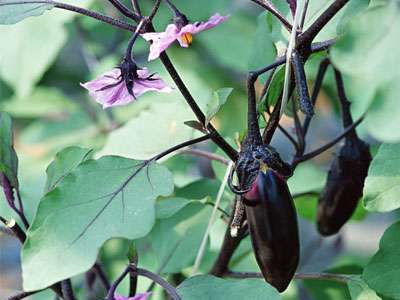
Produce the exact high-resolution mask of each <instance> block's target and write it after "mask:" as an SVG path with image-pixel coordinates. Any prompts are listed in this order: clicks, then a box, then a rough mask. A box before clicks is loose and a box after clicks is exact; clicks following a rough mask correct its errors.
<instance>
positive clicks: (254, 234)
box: [245, 169, 300, 292]
mask: <svg viewBox="0 0 400 300" xmlns="http://www.w3.org/2000/svg"><path fill="white" fill-rule="evenodd" d="M245 197H247V198H248V199H247V201H246V202H245V203H248V204H250V203H251V205H246V215H247V221H248V224H249V229H250V236H251V241H252V244H253V249H254V253H255V257H256V259H257V263H258V265H259V267H260V269H261V272H262V274H263V276H264V279H265V280H266V281H267V282H268V283H270V284H271V285H272V286H274V287H275V288H276V289H277V290H278V291H280V292H283V291H284V290H285V289H286V288H287V286H288V285H289V283H290V281H291V280H292V278H293V276H294V273H295V271H296V269H297V265H298V262H299V256H300V254H299V253H300V246H299V234H298V227H297V215H296V210H295V207H294V204H293V199H292V196H291V194H290V192H289V189H288V186H287V184H286V181H285V180H284V179H283V178H282V177H281V176H280V175H278V174H277V173H275V172H274V171H272V170H271V169H269V170H268V171H267V172H266V173H263V172H260V173H259V175H258V177H257V180H256V182H255V183H254V186H253V188H252V190H251V191H250V192H249V193H247V194H246V195H245Z"/></svg>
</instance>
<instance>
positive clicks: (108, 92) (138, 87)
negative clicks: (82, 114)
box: [81, 68, 172, 108]
mask: <svg viewBox="0 0 400 300" xmlns="http://www.w3.org/2000/svg"><path fill="white" fill-rule="evenodd" d="M136 72H137V73H136V75H135V78H133V86H132V93H130V92H129V90H128V88H127V85H126V81H125V80H123V76H122V75H121V69H120V68H114V69H112V70H111V71H108V72H106V73H104V74H102V75H100V76H99V77H97V78H96V79H94V80H91V81H88V82H86V83H81V86H83V87H84V88H85V89H87V90H88V91H89V95H90V96H91V97H93V98H94V99H95V100H96V101H97V102H98V103H100V104H102V105H103V108H107V107H112V106H119V105H126V104H128V103H130V102H132V101H133V100H135V99H136V98H137V97H139V96H140V95H142V94H144V93H146V92H149V91H156V92H163V93H169V92H171V91H172V88H171V87H169V86H167V85H166V84H165V82H164V81H163V80H162V79H161V78H160V77H159V76H158V75H155V74H149V72H148V70H147V68H142V69H137V71H136Z"/></svg>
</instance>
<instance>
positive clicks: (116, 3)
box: [108, 0, 141, 22]
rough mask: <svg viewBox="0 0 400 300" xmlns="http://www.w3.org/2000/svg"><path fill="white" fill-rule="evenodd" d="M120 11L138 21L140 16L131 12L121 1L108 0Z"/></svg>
mask: <svg viewBox="0 0 400 300" xmlns="http://www.w3.org/2000/svg"><path fill="white" fill-rule="evenodd" d="M108 1H109V2H110V3H111V4H112V5H113V6H114V7H115V8H116V9H118V11H119V12H120V13H122V14H123V15H124V16H125V17H128V18H130V19H132V20H134V21H136V22H139V21H140V19H141V17H140V16H139V15H137V14H135V13H133V12H132V11H131V10H130V9H129V8H127V7H126V6H125V5H124V4H123V3H122V2H121V1H119V0H108Z"/></svg>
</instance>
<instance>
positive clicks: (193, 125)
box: [183, 120, 207, 133]
mask: <svg viewBox="0 0 400 300" xmlns="http://www.w3.org/2000/svg"><path fill="white" fill-rule="evenodd" d="M183 123H184V124H185V125H186V126H189V127H190V128H193V129H196V130H198V131H200V132H202V133H207V130H206V129H205V128H204V126H203V124H201V123H200V122H199V121H196V120H191V121H185V122H183Z"/></svg>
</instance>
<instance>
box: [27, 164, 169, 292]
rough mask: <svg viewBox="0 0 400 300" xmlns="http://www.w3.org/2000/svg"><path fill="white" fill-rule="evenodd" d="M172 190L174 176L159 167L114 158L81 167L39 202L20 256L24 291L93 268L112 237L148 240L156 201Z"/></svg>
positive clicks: (38, 287) (39, 287)
mask: <svg viewBox="0 0 400 300" xmlns="http://www.w3.org/2000/svg"><path fill="white" fill-rule="evenodd" d="M172 188H173V182H172V177H171V174H170V173H169V171H168V170H167V169H166V168H165V167H163V166H160V165H158V164H156V163H150V164H149V165H144V164H143V162H141V161H135V160H130V159H126V158H121V157H115V156H114V157H113V156H107V157H103V158H101V159H99V160H87V161H85V162H83V163H81V164H80V165H79V166H78V167H77V168H76V169H75V170H74V171H72V172H71V173H69V174H68V175H67V176H65V177H64V178H63V180H62V181H61V182H60V183H58V185H57V186H56V188H55V189H53V190H52V191H51V192H50V193H48V194H46V195H45V196H44V197H43V198H42V199H41V202H40V204H39V207H38V210H37V214H36V217H35V219H34V221H33V224H32V226H31V227H30V229H29V231H28V237H27V241H26V243H25V244H24V247H23V251H22V270H23V284H24V289H25V290H36V289H41V288H44V287H46V286H48V285H51V284H53V283H55V282H57V281H59V280H62V279H65V278H68V277H71V276H74V275H77V274H79V273H82V272H83V271H85V270H87V269H89V268H90V267H91V265H93V263H94V262H95V260H96V256H97V252H98V250H99V248H100V247H101V245H102V244H103V243H104V242H105V241H106V240H108V239H110V238H112V237H123V238H128V239H135V238H139V237H142V236H144V235H146V234H147V233H148V232H149V231H150V230H151V228H152V226H153V224H154V219H155V211H154V200H155V198H156V197H157V196H159V195H162V196H167V195H168V194H170V193H171V192H172Z"/></svg>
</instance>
